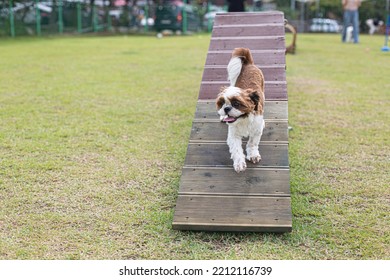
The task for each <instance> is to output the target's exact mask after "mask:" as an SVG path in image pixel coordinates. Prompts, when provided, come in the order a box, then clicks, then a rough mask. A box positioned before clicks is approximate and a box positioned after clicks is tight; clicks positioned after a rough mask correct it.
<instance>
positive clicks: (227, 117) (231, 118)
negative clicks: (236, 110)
mask: <svg viewBox="0 0 390 280" xmlns="http://www.w3.org/2000/svg"><path fill="white" fill-rule="evenodd" d="M223 121H224V122H226V123H232V122H235V121H236V118H233V117H229V116H226V117H225V118H224V119H223Z"/></svg>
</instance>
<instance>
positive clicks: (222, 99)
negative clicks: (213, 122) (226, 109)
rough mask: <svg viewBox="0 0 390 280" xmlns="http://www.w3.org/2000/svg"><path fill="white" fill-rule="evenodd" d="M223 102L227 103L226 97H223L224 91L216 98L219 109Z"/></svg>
mask: <svg viewBox="0 0 390 280" xmlns="http://www.w3.org/2000/svg"><path fill="white" fill-rule="evenodd" d="M223 104H225V98H224V97H223V91H221V92H220V93H219V94H218V96H217V99H216V100H215V105H216V106H217V110H219V109H221V108H222V106H223Z"/></svg>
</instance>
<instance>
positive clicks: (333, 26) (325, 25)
mask: <svg viewBox="0 0 390 280" xmlns="http://www.w3.org/2000/svg"><path fill="white" fill-rule="evenodd" d="M340 31H341V27H340V25H339V24H338V23H337V21H336V20H334V19H329V18H313V19H312V23H311V25H310V32H325V33H338V32H340Z"/></svg>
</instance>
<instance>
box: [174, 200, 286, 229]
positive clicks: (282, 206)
mask: <svg viewBox="0 0 390 280" xmlns="http://www.w3.org/2000/svg"><path fill="white" fill-rule="evenodd" d="M200 205H201V207H199V206H200ZM290 205H291V198H290V197H253V196H249V197H247V196H205V195H180V196H179V197H178V198H177V207H176V212H175V216H174V220H173V224H172V225H173V228H174V229H179V230H188V229H190V230H205V231H208V230H210V231H262V232H264V231H267V232H286V231H291V228H292V223H291V220H292V219H291V211H290Z"/></svg>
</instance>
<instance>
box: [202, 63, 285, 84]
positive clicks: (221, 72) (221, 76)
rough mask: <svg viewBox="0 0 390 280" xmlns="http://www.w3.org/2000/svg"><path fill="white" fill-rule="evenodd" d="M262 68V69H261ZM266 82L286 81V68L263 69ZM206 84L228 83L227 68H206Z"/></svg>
mask: <svg viewBox="0 0 390 280" xmlns="http://www.w3.org/2000/svg"><path fill="white" fill-rule="evenodd" d="M259 68H260V67H259ZM261 70H262V72H263V75H264V80H265V81H266V82H267V81H285V80H286V70H285V68H284V67H278V66H275V67H264V68H262V69H261ZM202 81H204V82H209V81H210V82H214V81H223V82H227V71H226V66H206V67H205V68H204V71H203V78H202Z"/></svg>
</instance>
